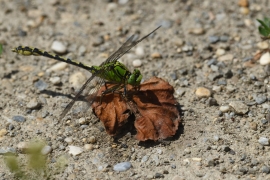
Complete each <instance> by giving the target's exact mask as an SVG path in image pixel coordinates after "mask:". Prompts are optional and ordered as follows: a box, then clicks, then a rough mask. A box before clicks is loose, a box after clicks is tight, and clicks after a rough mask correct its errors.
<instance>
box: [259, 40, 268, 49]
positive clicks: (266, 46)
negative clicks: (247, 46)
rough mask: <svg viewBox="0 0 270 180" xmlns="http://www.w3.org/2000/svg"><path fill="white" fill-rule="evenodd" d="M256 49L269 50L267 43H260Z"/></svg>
mask: <svg viewBox="0 0 270 180" xmlns="http://www.w3.org/2000/svg"><path fill="white" fill-rule="evenodd" d="M257 47H258V48H260V49H268V48H269V44H268V42H267V41H261V42H259V43H258V44H257Z"/></svg>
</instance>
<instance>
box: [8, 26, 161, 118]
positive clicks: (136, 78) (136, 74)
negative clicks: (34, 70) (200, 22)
mask: <svg viewBox="0 0 270 180" xmlns="http://www.w3.org/2000/svg"><path fill="white" fill-rule="evenodd" d="M160 27H161V26H158V27H157V28H156V29H154V30H153V31H152V32H150V33H149V34H147V35H145V36H143V37H142V38H141V39H139V40H134V37H135V34H133V35H132V36H130V37H129V38H128V39H127V41H126V42H125V43H124V44H122V46H121V47H120V48H119V49H118V50H116V51H115V52H114V53H113V54H112V55H110V56H109V57H108V58H107V59H106V60H105V61H104V62H102V63H101V64H100V65H99V66H89V65H87V64H84V63H81V62H79V61H76V60H72V59H69V58H64V57H62V56H59V55H57V54H53V53H50V52H47V51H44V50H40V49H38V48H34V47H29V46H18V47H16V48H13V49H12V52H15V53H17V54H20V55H24V56H31V55H33V56H44V57H47V58H51V59H55V60H58V61H62V62H65V63H68V64H71V65H74V66H77V67H80V68H83V69H85V70H87V71H90V72H91V74H92V75H91V77H90V78H88V79H87V81H86V82H85V83H84V84H83V85H82V87H81V88H80V89H79V91H78V92H77V93H76V95H75V97H74V98H73V99H72V101H71V102H70V103H69V104H68V105H67V106H66V107H65V109H64V110H63V112H62V113H61V114H60V119H63V118H64V117H65V115H66V114H67V113H68V112H69V110H70V109H71V108H72V106H73V105H74V104H75V102H76V101H77V100H78V98H79V97H80V96H81V94H82V93H83V92H84V91H87V92H88V96H89V97H92V98H91V100H90V99H89V98H88V101H89V102H88V104H89V106H90V105H91V104H92V103H93V102H94V100H95V98H96V96H97V92H98V90H99V89H100V87H101V86H102V85H104V84H105V87H106V84H114V86H112V87H110V88H108V89H106V90H105V91H103V93H102V95H105V94H108V93H112V92H115V91H117V90H119V89H122V88H124V92H123V94H124V96H125V95H126V94H127V88H126V87H127V84H129V85H131V86H133V87H138V86H139V85H140V83H141V80H142V74H141V72H140V71H139V70H138V69H134V71H133V72H130V71H129V70H128V68H127V67H126V66H125V65H124V64H122V63H120V62H119V61H118V59H119V58H121V57H122V56H123V55H124V54H126V53H127V52H129V50H130V49H131V48H133V47H134V46H136V45H137V44H138V43H140V42H141V41H143V40H144V39H146V38H147V37H149V36H150V35H151V34H153V33H154V32H155V31H157V30H158V29H159V28H160ZM93 82H97V83H95V84H94V85H93ZM101 99H102V97H101ZM101 99H100V100H101Z"/></svg>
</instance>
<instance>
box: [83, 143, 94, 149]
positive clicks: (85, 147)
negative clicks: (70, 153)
mask: <svg viewBox="0 0 270 180" xmlns="http://www.w3.org/2000/svg"><path fill="white" fill-rule="evenodd" d="M84 149H86V150H93V149H94V146H93V144H85V145H84Z"/></svg>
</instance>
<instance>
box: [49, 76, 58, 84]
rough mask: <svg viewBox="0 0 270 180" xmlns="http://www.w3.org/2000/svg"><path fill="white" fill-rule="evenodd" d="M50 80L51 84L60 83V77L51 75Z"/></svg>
mask: <svg viewBox="0 0 270 180" xmlns="http://www.w3.org/2000/svg"><path fill="white" fill-rule="evenodd" d="M50 81H51V83H52V84H53V85H57V84H60V83H61V79H60V77H58V76H57V77H51V78H50Z"/></svg>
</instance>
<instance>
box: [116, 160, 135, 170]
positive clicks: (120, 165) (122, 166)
mask: <svg viewBox="0 0 270 180" xmlns="http://www.w3.org/2000/svg"><path fill="white" fill-rule="evenodd" d="M131 167H132V165H131V163H130V162H121V163H118V164H116V165H114V166H113V170H114V171H119V172H122V171H126V170H128V169H130V168H131Z"/></svg>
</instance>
